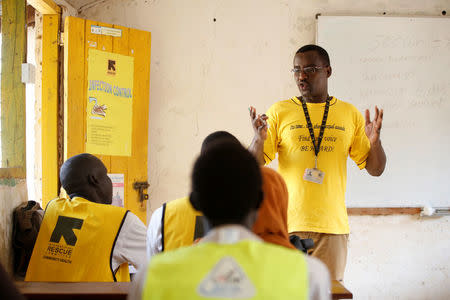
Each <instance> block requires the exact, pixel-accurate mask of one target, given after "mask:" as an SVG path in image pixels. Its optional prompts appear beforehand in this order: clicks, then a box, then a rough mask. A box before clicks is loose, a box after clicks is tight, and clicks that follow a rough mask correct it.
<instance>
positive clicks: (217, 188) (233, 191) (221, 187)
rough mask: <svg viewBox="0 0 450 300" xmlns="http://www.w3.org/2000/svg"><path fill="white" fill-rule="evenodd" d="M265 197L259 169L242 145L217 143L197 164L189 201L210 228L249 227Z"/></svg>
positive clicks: (204, 153) (224, 142)
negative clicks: (238, 225)
mask: <svg viewBox="0 0 450 300" xmlns="http://www.w3.org/2000/svg"><path fill="white" fill-rule="evenodd" d="M262 197H263V192H262V179H261V173H260V168H259V165H258V163H257V161H256V159H255V158H254V157H253V155H252V154H251V153H250V152H248V151H247V149H245V148H244V147H242V145H240V144H236V143H233V142H231V143H230V142H228V141H217V142H215V143H213V144H211V145H209V146H208V149H207V150H206V151H205V152H203V153H202V154H201V155H200V156H199V157H198V159H197V161H196V162H195V164H194V169H193V171H192V187H191V195H190V201H191V203H192V206H193V207H194V208H195V209H197V210H199V211H201V212H202V213H203V214H204V216H205V217H206V219H207V220H208V221H209V223H210V225H211V226H213V227H215V226H219V225H226V224H242V225H247V222H248V218H249V216H250V215H252V214H255V213H256V211H257V209H258V208H259V206H260V205H261V201H262ZM251 225H253V224H248V225H247V226H251Z"/></svg>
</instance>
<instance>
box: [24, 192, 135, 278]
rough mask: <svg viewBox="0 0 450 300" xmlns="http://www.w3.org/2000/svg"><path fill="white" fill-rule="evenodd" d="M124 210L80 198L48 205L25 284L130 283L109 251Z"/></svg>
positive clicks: (124, 214) (118, 230)
mask: <svg viewBox="0 0 450 300" xmlns="http://www.w3.org/2000/svg"><path fill="white" fill-rule="evenodd" d="M127 212H128V211H127V210H126V209H124V208H122V207H116V206H111V205H107V204H99V203H94V202H90V201H88V200H86V199H83V198H80V197H74V198H73V199H72V200H68V199H64V198H60V199H55V200H53V201H51V202H50V203H49V204H48V205H47V209H46V211H45V215H44V219H43V221H42V224H41V228H40V230H39V234H38V237H37V239H36V243H35V246H34V249H33V254H32V256H31V259H30V264H29V265H28V270H27V274H26V277H25V281H72V282H73V281H129V280H130V277H129V272H128V265H127V264H122V265H121V266H120V268H119V270H118V271H117V273H116V274H114V271H113V270H112V266H111V260H112V251H113V248H114V244H115V242H116V239H117V236H118V234H119V232H120V229H121V227H122V224H123V221H124V220H125V216H126V214H127Z"/></svg>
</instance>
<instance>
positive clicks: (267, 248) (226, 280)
mask: <svg viewBox="0 0 450 300" xmlns="http://www.w3.org/2000/svg"><path fill="white" fill-rule="evenodd" d="M308 293H309V291H308V270H307V264H306V260H305V257H304V256H303V254H301V253H299V251H297V250H292V249H286V248H284V247H281V246H277V245H273V244H267V243H263V242H259V241H250V240H243V241H240V242H238V243H235V244H217V243H199V244H198V245H195V246H193V247H185V248H180V249H177V250H174V251H170V252H167V253H162V254H158V255H156V256H154V257H152V259H151V261H150V264H149V266H148V269H147V277H146V280H145V285H144V288H143V293H142V299H152V300H155V299H156V300H158V299H164V300H166V299H168V300H170V299H203V300H204V299H218V298H220V299H222V298H239V299H297V300H298V299H308Z"/></svg>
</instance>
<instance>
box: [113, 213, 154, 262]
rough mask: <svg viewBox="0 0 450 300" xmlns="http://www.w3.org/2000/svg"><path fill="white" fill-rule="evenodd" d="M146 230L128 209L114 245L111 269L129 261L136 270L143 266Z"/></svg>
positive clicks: (145, 260)
mask: <svg viewBox="0 0 450 300" xmlns="http://www.w3.org/2000/svg"><path fill="white" fill-rule="evenodd" d="M146 231H147V228H146V227H145V225H144V223H142V221H141V220H140V219H139V218H138V217H137V216H136V215H135V214H133V213H132V212H131V211H129V212H128V213H127V215H126V217H125V220H124V222H123V224H122V228H121V229H120V232H119V235H118V236H117V240H116V244H115V245H114V249H113V253H112V261H111V266H112V269H113V270H117V268H118V267H119V266H120V265H121V264H123V263H129V264H130V265H132V266H133V267H135V268H136V269H137V270H140V269H141V268H142V267H144V266H145V264H146V263H147V259H146V253H145V251H146V244H147V243H146V235H145V234H146Z"/></svg>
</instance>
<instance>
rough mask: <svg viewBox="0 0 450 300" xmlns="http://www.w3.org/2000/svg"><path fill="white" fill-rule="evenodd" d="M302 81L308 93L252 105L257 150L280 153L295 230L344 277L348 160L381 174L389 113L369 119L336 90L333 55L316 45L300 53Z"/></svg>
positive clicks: (260, 154) (297, 75) (262, 154)
mask: <svg viewBox="0 0 450 300" xmlns="http://www.w3.org/2000/svg"><path fill="white" fill-rule="evenodd" d="M292 72H293V73H294V79H295V82H296V83H297V86H298V88H299V90H300V94H301V96H298V97H293V98H291V99H289V100H285V101H280V102H277V103H275V104H274V105H272V106H271V107H270V108H269V110H268V111H267V114H265V115H257V114H256V110H255V108H253V107H251V108H250V116H251V119H252V124H253V128H254V131H255V136H254V138H253V141H252V144H251V145H250V147H249V150H250V151H251V152H252V153H253V154H254V155H255V156H256V157H257V159H258V160H259V162H260V163H261V164H264V163H269V162H270V161H272V160H273V159H274V158H275V154H276V153H278V160H279V172H280V173H281V175H282V176H283V177H284V179H285V181H286V184H287V187H288V191H289V207H288V227H289V232H290V233H295V234H296V235H298V236H300V237H301V238H312V239H313V240H314V244H315V246H314V248H313V250H312V255H313V256H316V257H318V258H320V259H321V260H322V261H323V262H324V263H325V264H326V265H327V266H328V268H329V270H330V273H331V276H332V278H334V279H337V280H342V279H343V277H344V271H345V265H346V259H347V240H348V234H349V225H348V217H347V210H346V207H345V188H346V182H347V157H348V156H350V157H351V158H352V160H353V161H354V162H355V163H356V164H357V165H358V167H359V168H360V169H364V168H365V169H366V170H367V172H368V173H369V174H370V175H372V176H380V175H381V174H382V173H383V171H384V168H385V165H386V155H385V153H384V150H383V147H382V146H381V140H380V130H381V125H382V120H383V110H378V108H377V107H375V117H374V119H373V120H370V114H369V111H368V110H366V116H365V119H366V120H365V122H364V118H363V116H362V115H361V113H360V112H359V111H358V110H357V109H356V108H355V107H354V106H353V105H352V104H349V103H346V102H343V101H341V100H338V99H337V98H336V97H331V96H329V94H328V78H329V77H330V76H331V73H332V69H331V66H330V60H329V56H328V53H327V52H326V50H325V49H323V48H321V47H319V46H316V45H306V46H303V47H301V48H300V49H299V50H298V51H297V52H296V54H295V56H294V68H293V69H292Z"/></svg>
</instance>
